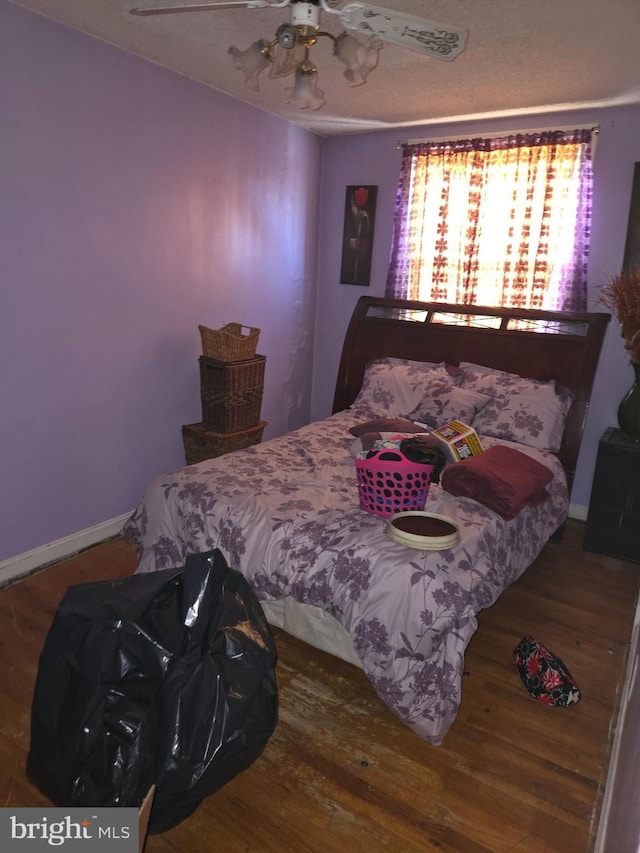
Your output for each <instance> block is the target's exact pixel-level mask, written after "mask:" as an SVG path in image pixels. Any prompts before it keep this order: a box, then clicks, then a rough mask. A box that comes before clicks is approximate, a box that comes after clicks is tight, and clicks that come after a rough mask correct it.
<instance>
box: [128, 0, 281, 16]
mask: <svg viewBox="0 0 640 853" xmlns="http://www.w3.org/2000/svg"><path fill="white" fill-rule="evenodd" d="M289 2H290V0H286V3H269V0H221V2H220V3H198V4H197V5H190V6H157V7H156V8H155V9H153V8H142V9H131V10H130V14H131V15H174V14H175V13H176V12H209V11H211V10H213V9H233V8H234V7H236V6H244V7H245V8H246V9H264V8H265V7H266V6H274V5H275V6H288V5H289Z"/></svg>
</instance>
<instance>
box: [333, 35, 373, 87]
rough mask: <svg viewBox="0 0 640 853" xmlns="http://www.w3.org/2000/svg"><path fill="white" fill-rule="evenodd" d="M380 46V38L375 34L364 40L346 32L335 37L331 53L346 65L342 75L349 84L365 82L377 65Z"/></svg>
mask: <svg viewBox="0 0 640 853" xmlns="http://www.w3.org/2000/svg"><path fill="white" fill-rule="evenodd" d="M382 46H383V45H382V42H381V41H380V39H379V38H376V37H375V36H369V38H368V39H367V40H366V41H365V42H361V41H360V40H359V39H357V38H355V36H350V35H347V34H346V33H341V34H340V35H339V36H338V37H337V38H336V40H335V42H334V44H333V53H334V56H335V57H336V59H338V60H339V61H340V62H342V63H343V64H344V65H346V66H347V69H346V71H345V72H344V76H345V78H346V79H347V80H348V81H349V83H350V85H351V86H361V85H362V84H363V83H366V81H367V77H368V75H369V74H370V73H371V71H373V70H374V68H376V66H377V65H378V56H379V53H380V50H381V49H382Z"/></svg>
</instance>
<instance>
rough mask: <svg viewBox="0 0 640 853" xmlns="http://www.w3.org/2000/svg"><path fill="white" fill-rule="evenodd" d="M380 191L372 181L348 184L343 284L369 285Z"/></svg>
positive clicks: (341, 282) (341, 280)
mask: <svg viewBox="0 0 640 853" xmlns="http://www.w3.org/2000/svg"><path fill="white" fill-rule="evenodd" d="M377 195H378V187H377V186H376V185H373V184H351V185H349V186H347V188H346V191H345V201H344V226H343V230H342V256H341V263H340V284H356V285H361V286H363V287H368V286H369V283H370V279H371V259H372V255H373V235H374V229H375V218H376V201H377Z"/></svg>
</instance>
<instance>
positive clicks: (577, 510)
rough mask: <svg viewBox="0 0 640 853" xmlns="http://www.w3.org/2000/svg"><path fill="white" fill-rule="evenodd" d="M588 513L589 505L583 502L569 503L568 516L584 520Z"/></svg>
mask: <svg viewBox="0 0 640 853" xmlns="http://www.w3.org/2000/svg"><path fill="white" fill-rule="evenodd" d="M588 514H589V507H588V506H584V505H583V504H569V518H575V520H576V521H586V520H587V515H588Z"/></svg>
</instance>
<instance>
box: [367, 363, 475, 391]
mask: <svg viewBox="0 0 640 853" xmlns="http://www.w3.org/2000/svg"><path fill="white" fill-rule="evenodd" d="M380 361H384V362H386V363H387V364H404V365H407V366H409V367H415V368H418V369H419V370H420V369H422V370H428V369H433V368H434V367H439V368H441V369H443V370H446V371H447V374H448V376H449V380H450V381H451V382H453V383H455V384H456V385H458V384H459V383H460V382H461V381H462V376H463V371H462V369H461V368H460V367H456V365H455V364H449V363H448V362H446V361H440V362H438V364H436V363H435V362H433V361H412V360H411V359H409V358H392V357H389V358H384V359H380Z"/></svg>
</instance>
